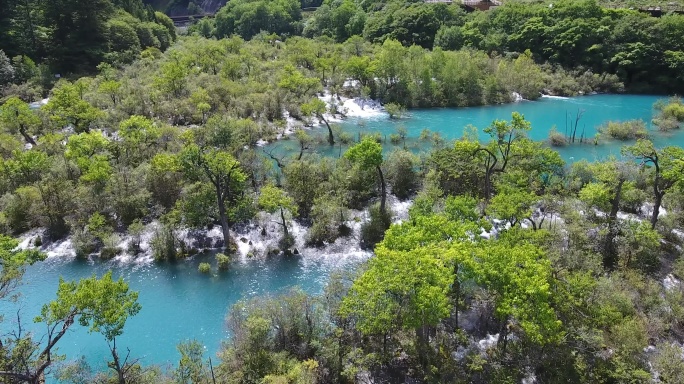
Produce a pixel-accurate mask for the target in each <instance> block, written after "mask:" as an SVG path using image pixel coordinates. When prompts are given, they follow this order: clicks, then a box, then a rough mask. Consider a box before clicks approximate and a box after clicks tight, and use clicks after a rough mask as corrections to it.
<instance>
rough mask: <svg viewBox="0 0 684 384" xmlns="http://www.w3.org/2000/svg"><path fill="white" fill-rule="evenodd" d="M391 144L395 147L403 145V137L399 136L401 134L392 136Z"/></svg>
mask: <svg viewBox="0 0 684 384" xmlns="http://www.w3.org/2000/svg"><path fill="white" fill-rule="evenodd" d="M390 143H392V144H393V145H399V144H401V136H399V134H397V133H393V134H391V135H390Z"/></svg>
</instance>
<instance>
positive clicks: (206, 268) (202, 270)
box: [197, 263, 211, 274]
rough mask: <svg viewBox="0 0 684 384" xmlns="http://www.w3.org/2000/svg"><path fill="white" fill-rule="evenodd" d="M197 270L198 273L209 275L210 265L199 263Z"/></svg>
mask: <svg viewBox="0 0 684 384" xmlns="http://www.w3.org/2000/svg"><path fill="white" fill-rule="evenodd" d="M197 270H198V271H199V272H200V273H204V274H209V273H211V264H209V263H200V265H199V267H198V268H197Z"/></svg>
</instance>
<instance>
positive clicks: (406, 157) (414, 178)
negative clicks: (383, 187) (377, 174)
mask: <svg viewBox="0 0 684 384" xmlns="http://www.w3.org/2000/svg"><path fill="white" fill-rule="evenodd" d="M417 164H418V159H417V158H416V156H414V155H413V154H412V153H410V152H408V151H405V150H395V151H393V152H391V153H390V154H389V156H387V161H385V170H386V176H387V185H389V187H390V188H391V189H392V193H393V194H394V195H395V196H396V197H398V198H399V199H407V198H409V197H410V196H411V195H412V194H413V193H415V192H416V190H417V189H418V185H419V182H420V177H419V175H418V173H417V171H416V166H417Z"/></svg>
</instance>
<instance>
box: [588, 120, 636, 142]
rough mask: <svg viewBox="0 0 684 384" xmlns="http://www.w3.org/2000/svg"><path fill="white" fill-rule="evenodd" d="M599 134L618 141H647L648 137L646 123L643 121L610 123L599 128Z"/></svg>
mask: <svg viewBox="0 0 684 384" xmlns="http://www.w3.org/2000/svg"><path fill="white" fill-rule="evenodd" d="M598 130H599V132H601V133H602V134H606V135H608V136H610V137H612V138H613V139H617V140H623V141H624V140H634V139H645V138H647V137H648V130H647V129H646V123H644V121H643V120H629V121H622V122H620V121H609V122H608V123H606V124H605V125H602V126H601V127H599V129H598Z"/></svg>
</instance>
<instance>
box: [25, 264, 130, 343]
mask: <svg viewBox="0 0 684 384" xmlns="http://www.w3.org/2000/svg"><path fill="white" fill-rule="evenodd" d="M140 309H141V306H140V304H138V293H137V292H132V291H129V289H128V284H127V283H126V282H124V281H123V279H121V278H120V279H119V280H114V279H112V273H111V271H110V272H107V273H106V274H105V275H103V276H102V277H101V278H100V279H98V278H97V277H96V276H93V277H90V278H87V279H82V280H81V281H79V282H78V283H76V282H67V281H64V280H62V279H60V282H59V288H58V289H57V299H55V300H54V301H51V302H50V303H48V304H46V305H44V306H43V308H42V309H41V314H40V316H39V317H38V318H37V319H36V321H37V322H46V323H47V324H55V323H57V322H59V321H63V320H64V319H69V318H71V320H75V319H76V318H77V319H78V322H79V324H80V325H81V326H83V327H87V328H88V332H97V333H101V334H102V336H104V337H105V339H106V340H107V341H110V342H111V341H113V340H114V339H115V338H116V337H118V336H121V334H122V333H123V328H124V326H125V325H126V320H127V319H128V318H129V317H132V316H135V315H136V314H138V312H139V311H140Z"/></svg>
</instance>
